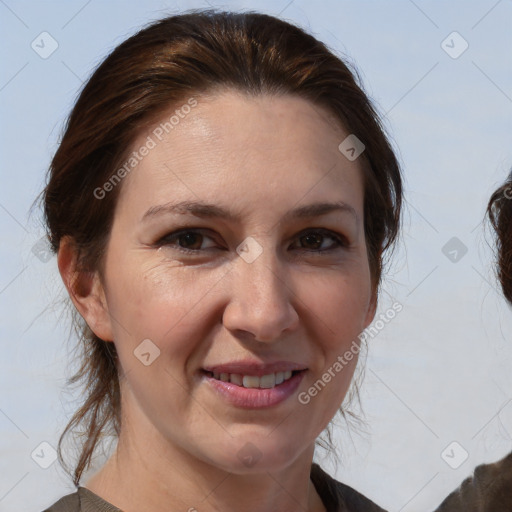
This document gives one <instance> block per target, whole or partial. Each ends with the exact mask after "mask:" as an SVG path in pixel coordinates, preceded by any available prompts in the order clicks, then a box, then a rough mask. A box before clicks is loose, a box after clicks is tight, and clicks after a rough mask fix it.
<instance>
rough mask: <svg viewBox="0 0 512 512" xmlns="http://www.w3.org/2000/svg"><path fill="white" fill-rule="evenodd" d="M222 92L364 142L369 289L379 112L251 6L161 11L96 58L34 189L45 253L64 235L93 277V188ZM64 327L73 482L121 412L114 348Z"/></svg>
mask: <svg viewBox="0 0 512 512" xmlns="http://www.w3.org/2000/svg"><path fill="white" fill-rule="evenodd" d="M224 90H234V91H240V92H243V93H245V94H247V95H251V96H259V95H274V96H280V95H294V96H296V97H300V98H303V99H305V100H308V101H310V102H312V103H313V104H314V105H317V106H319V107H323V108H324V109H327V111H328V112H329V113H330V114H331V115H332V116H333V118H334V119H336V120H337V121H339V123H340V124H341V125H342V126H343V127H344V128H345V130H347V131H348V133H350V134H355V135H356V136H357V138H358V139H360V140H361V142H362V143H363V144H364V145H365V150H364V152H363V154H362V155H361V156H360V157H359V158H360V159H361V160H360V161H361V162H362V163H363V164H364V168H365V170H364V187H365V188H364V231H365V238H366V244H367V248H368V259H369V265H370V270H371V277H372V284H373V289H374V291H375V293H377V291H378V289H379V285H380V282H381V274H382V269H383V264H384V263H385V261H384V253H385V251H386V250H388V249H390V248H391V247H392V246H393V244H394V242H395V241H396V238H397V235H398V231H399V224H400V212H401V206H402V181H401V172H400V167H399V164H398V162H397V159H396V156H395V154H394V152H393V149H392V147H391V145H390V143H389V141H388V139H387V137H386V135H385V133H384V130H383V128H382V125H381V122H380V119H379V116H378V115H377V113H376V112H375V110H374V108H373V106H372V104H371V101H370V100H369V99H368V97H367V96H366V95H365V93H364V92H363V91H362V89H361V87H360V86H359V85H358V83H357V82H356V80H355V78H354V74H353V72H352V71H351V70H350V69H349V67H348V66H347V65H346V64H345V63H344V62H343V61H342V60H341V59H340V58H339V57H337V56H336V55H334V54H333V53H332V52H331V51H330V50H329V49H328V48H327V47H326V46H325V45H324V44H323V43H321V42H319V41H318V40H316V39H315V38H314V37H312V36H311V35H309V34H307V33H306V32H304V31H303V30H302V29H300V28H298V27H296V26H294V25H292V24H290V23H287V22H284V21H282V20H279V19H277V18H274V17H272V16H268V15H264V14H259V13H254V12H248V13H229V12H220V11H216V10H207V11H205V10H203V11H189V12H187V13H184V14H180V15H175V16H169V17H167V18H165V19H162V20H159V21H156V22H154V23H152V24H150V25H149V26H147V27H146V28H144V29H142V30H141V31H139V32H138V33H136V34H135V35H133V36H132V37H130V38H129V39H127V40H126V41H125V42H123V43H122V44H120V45H119V46H118V47H117V48H115V49H114V51H113V52H112V53H111V54H110V55H109V56H108V57H107V58H106V59H105V60H104V61H103V62H102V63H101V64H100V65H99V67H98V68H97V69H96V70H95V71H94V73H93V74H92V76H91V77H90V79H89V80H88V81H87V82H86V84H85V86H84V87H83V89H82V91H81V93H80V95H79V97H78V99H77V101H76V103H75V105H74V107H73V109H72V111H71V113H70V116H69V118H68V120H67V123H66V126H65V129H64V133H63V136H62V139H61V142H60V145H59V148H58V150H57V151H56V153H55V155H54V157H53V160H52V162H51V165H50V169H49V173H48V182H47V186H46V188H45V190H44V191H43V194H42V196H43V202H44V213H45V221H46V225H47V232H48V237H49V240H50V244H51V247H52V250H53V251H54V252H58V249H59V244H60V242H61V240H62V238H63V237H66V236H69V237H70V239H71V240H72V241H73V244H74V247H75V249H76V251H77V254H78V259H77V264H78V270H79V271H98V272H99V274H100V276H101V275H102V264H103V262H104V256H105V247H106V243H107V241H108V237H109V233H110V230H111V226H112V223H113V218H114V211H115V207H116V202H117V198H118V195H119V192H120V189H121V186H122V184H119V185H118V186H116V187H114V188H113V190H112V191H110V192H109V193H107V194H105V196H104V197H103V198H102V199H101V200H100V199H97V198H96V197H95V195H94V190H96V189H97V188H98V187H102V186H103V185H104V184H105V183H106V182H107V181H108V180H109V179H110V178H111V177H112V175H113V174H114V173H115V172H116V170H118V169H119V167H120V166H121V165H122V163H123V162H124V161H125V160H126V158H127V155H128V153H129V152H130V151H131V150H133V149H132V147H131V146H132V144H133V142H134V140H135V139H136V137H137V136H138V135H139V134H140V132H141V130H142V128H144V127H147V126H149V125H150V123H151V122H154V121H155V120H157V119H158V118H159V116H160V115H162V113H163V112H166V111H168V109H169V108H171V107H172V106H174V105H176V106H179V105H180V104H181V103H185V101H186V100H187V99H188V98H190V97H192V96H193V97H197V98H199V99H200V95H201V93H204V94H205V95H207V94H212V93H215V91H224ZM226 115H229V114H228V113H226ZM340 142H342V141H340ZM340 158H344V156H342V155H341V153H340ZM74 325H75V327H76V329H77V333H78V335H79V337H80V341H81V347H82V354H81V358H80V367H79V370H78V371H77V372H76V374H75V375H73V377H72V378H71V379H70V381H69V383H70V384H74V383H77V382H82V383H83V385H84V390H85V395H84V401H83V403H82V405H81V407H80V408H79V409H78V410H77V411H76V412H75V414H74V415H73V416H72V418H71V420H70V421H69V423H68V425H67V426H66V428H65V430H64V432H63V433H62V435H61V437H60V440H59V448H58V453H59V460H60V462H61V464H63V465H64V466H65V461H64V460H63V457H62V445H63V440H64V438H65V436H66V435H67V434H68V433H71V432H72V431H74V430H75V429H78V428H79V427H82V431H81V435H82V438H83V442H82V444H81V446H80V451H79V456H78V460H77V463H76V465H75V467H74V471H73V473H72V477H73V481H74V483H75V485H77V486H78V485H79V481H80V477H81V475H82V473H83V471H84V470H85V469H87V467H88V466H89V465H90V463H91V458H92V456H93V452H94V450H95V447H96V446H97V444H98V442H99V441H100V440H101V439H102V437H103V436H104V435H106V431H107V429H113V431H114V432H115V433H116V434H117V435H119V433H120V427H121V415H120V388H119V377H118V370H117V353H116V348H115V344H114V343H111V342H106V341H104V340H102V339H100V338H98V337H97V336H95V334H94V333H93V332H92V331H91V330H90V328H89V327H88V326H87V325H86V323H85V322H84V321H83V319H81V317H79V315H78V314H77V313H76V311H75V312H74ZM341 412H342V414H344V411H343V410H341ZM329 442H331V440H330V433H329Z"/></svg>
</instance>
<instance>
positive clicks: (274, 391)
mask: <svg viewBox="0 0 512 512" xmlns="http://www.w3.org/2000/svg"><path fill="white" fill-rule="evenodd" d="M260 366H261V365H260ZM269 366H270V365H266V366H265V371H266V372H267V374H268V373H273V371H269ZM243 367H244V368H245V369H246V370H247V368H248V367H247V365H244V366H243ZM215 368H233V366H230V365H222V366H218V367H217V366H216V367H215ZM260 370H261V368H260ZM208 371H210V370H208ZM215 371H218V370H217V369H216V370H215ZM258 371H259V370H258ZM276 371H282V370H276ZM292 371H294V370H292ZM306 371H307V370H303V371H298V373H295V374H294V375H292V376H291V377H290V378H289V379H288V380H285V381H284V382H282V383H281V384H278V385H277V386H275V387H273V388H270V389H268V388H267V389H259V388H244V387H242V386H237V385H236V384H233V383H232V382H224V381H221V380H217V379H214V378H213V377H212V376H210V375H209V374H208V373H207V371H205V370H202V372H201V373H202V377H201V378H202V379H203V381H204V382H205V383H206V384H207V385H208V386H209V387H211V389H212V390H213V391H214V392H215V393H216V394H217V395H219V396H220V397H221V398H223V399H224V400H226V401H227V402H228V403H230V404H231V405H234V406H235V407H239V408H242V409H264V408H269V407H273V406H276V405H278V404H280V403H281V402H283V401H285V400H286V399H287V398H289V397H290V396H292V395H293V394H294V393H295V391H296V390H297V388H298V387H299V385H300V383H301V381H302V379H303V378H304V375H305V373H306ZM223 373H235V372H232V371H229V372H228V371H226V372H223ZM245 375H248V374H245ZM254 375H255V374H254ZM261 375H266V374H265V373H262V374H261ZM261 375H258V376H261Z"/></svg>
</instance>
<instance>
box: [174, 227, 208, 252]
mask: <svg viewBox="0 0 512 512" xmlns="http://www.w3.org/2000/svg"><path fill="white" fill-rule="evenodd" d="M177 240H178V244H179V245H180V247H183V248H184V249H193V250H197V249H200V248H201V243H202V241H203V235H201V234H200V233H194V232H193V231H189V232H188V233H184V234H182V235H179V236H178V237H177Z"/></svg>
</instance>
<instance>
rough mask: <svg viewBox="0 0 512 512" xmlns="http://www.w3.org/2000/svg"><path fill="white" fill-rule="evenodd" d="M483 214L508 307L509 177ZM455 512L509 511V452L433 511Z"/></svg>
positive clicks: (511, 282)
mask: <svg viewBox="0 0 512 512" xmlns="http://www.w3.org/2000/svg"><path fill="white" fill-rule="evenodd" d="M487 215H488V218H489V220H490V223H491V225H492V227H493V229H494V232H495V235H496V249H497V274H498V278H499V281H500V284H501V289H502V290H503V294H504V295H505V298H506V299H507V301H508V303H509V304H512V174H510V175H509V177H508V179H507V181H506V182H505V183H504V184H503V185H502V186H501V187H500V188H498V189H497V190H496V191H495V192H494V194H493V195H492V196H491V199H490V200H489V204H488V205H487ZM459 511H460V512H497V511H499V512H510V511H512V452H511V453H509V454H508V455H507V456H506V457H504V458H503V459H501V460H500V461H498V462H495V463H494V464H482V465H480V466H477V468H476V469H475V471H474V473H473V475H472V476H471V477H469V478H467V479H466V480H464V482H462V484H461V485H460V487H459V488H458V489H457V490H456V491H454V492H453V493H452V494H450V495H449V496H448V497H447V498H446V499H445V500H444V501H443V503H441V505H440V506H439V508H437V509H436V512H459Z"/></svg>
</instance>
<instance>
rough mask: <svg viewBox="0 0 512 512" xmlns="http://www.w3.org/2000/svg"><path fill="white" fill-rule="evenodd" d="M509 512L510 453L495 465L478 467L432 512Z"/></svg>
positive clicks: (511, 492)
mask: <svg viewBox="0 0 512 512" xmlns="http://www.w3.org/2000/svg"><path fill="white" fill-rule="evenodd" d="M459 510H460V511H464V512H494V511H498V510H499V511H500V512H512V452H511V453H509V454H508V455H507V456H506V457H504V458H503V459H501V460H499V461H498V462H495V463H494V464H482V465H480V466H477V467H476V469H475V471H474V473H473V475H472V476H470V477H469V478H466V480H464V481H463V482H462V484H461V485H460V487H459V488H458V489H457V490H455V491H454V492H452V493H451V494H450V495H449V496H448V497H447V498H446V499H445V500H444V501H443V502H442V503H441V505H440V506H439V508H437V509H436V511H435V512H458V511H459Z"/></svg>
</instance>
